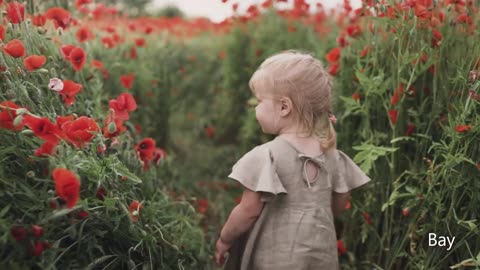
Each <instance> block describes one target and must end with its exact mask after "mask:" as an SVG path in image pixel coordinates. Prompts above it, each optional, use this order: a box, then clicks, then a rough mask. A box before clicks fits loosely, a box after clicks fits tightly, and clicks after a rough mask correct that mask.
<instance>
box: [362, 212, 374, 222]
mask: <svg viewBox="0 0 480 270" xmlns="http://www.w3.org/2000/svg"><path fill="white" fill-rule="evenodd" d="M362 216H363V219H364V220H365V223H367V224H368V225H370V224H372V219H371V217H370V214H369V213H368V212H363V213H362Z"/></svg>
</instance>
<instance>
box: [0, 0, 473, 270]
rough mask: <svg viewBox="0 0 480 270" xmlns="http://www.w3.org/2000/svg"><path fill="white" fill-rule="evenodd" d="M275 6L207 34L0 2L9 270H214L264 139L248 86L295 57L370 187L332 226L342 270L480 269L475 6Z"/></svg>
mask: <svg viewBox="0 0 480 270" xmlns="http://www.w3.org/2000/svg"><path fill="white" fill-rule="evenodd" d="M219 1H221V0H219ZM222 2H224V3H225V5H230V6H231V8H232V9H234V10H237V9H238V8H239V5H242V3H241V1H238V3H235V2H232V1H225V0H223V1H222ZM279 2H286V1H285V0H283V1H282V0H276V1H274V0H266V1H264V2H263V3H261V4H259V5H258V6H256V5H252V6H249V7H248V9H247V12H246V13H245V14H241V13H236V15H235V16H233V17H231V18H228V19H226V20H225V21H223V22H221V23H212V22H210V21H209V20H207V19H184V18H180V17H154V16H149V17H148V16H128V15H127V13H126V12H125V10H121V9H119V8H117V7H114V6H109V5H107V4H105V3H102V1H96V2H95V1H93V0H76V1H66V0H52V1H41V2H40V1H31V0H29V1H25V2H19V1H8V0H0V11H1V14H0V22H1V23H0V51H1V52H0V159H1V163H0V269H216V268H215V266H214V263H213V253H214V251H213V248H214V243H215V240H216V238H217V237H218V234H219V232H220V228H221V226H222V225H223V222H224V221H225V220H226V218H227V217H228V214H229V212H230V210H231V209H232V207H234V206H235V204H237V203H238V202H239V200H240V197H239V196H240V194H241V192H242V190H241V187H240V186H238V185H236V184H235V183H234V181H231V180H228V179H227V178H226V176H227V175H228V174H229V172H230V170H231V168H232V166H233V164H234V163H235V161H236V160H238V158H239V157H241V156H242V155H243V154H244V153H245V152H247V151H248V150H249V149H251V148H252V147H254V146H256V145H258V144H261V143H264V142H266V141H268V140H270V139H272V137H270V136H267V135H264V134H262V133H261V130H260V128H259V126H258V124H257V122H256V120H255V112H254V110H253V108H252V106H251V104H252V103H251V99H250V98H251V97H252V96H251V92H250V91H249V89H248V80H249V78H250V76H251V75H252V74H253V72H254V71H255V69H256V68H257V67H258V66H259V64H260V63H261V62H262V61H263V60H264V59H265V58H266V57H268V56H270V55H272V54H274V53H276V52H279V51H281V50H286V49H301V50H305V51H309V52H311V53H313V54H314V55H315V56H316V57H318V58H319V59H320V60H321V61H323V63H324V64H325V65H326V66H327V68H328V70H329V72H330V74H331V75H332V76H333V78H334V95H335V104H334V113H335V115H336V118H337V122H336V124H335V128H336V130H337V132H338V148H339V149H341V150H342V151H344V152H345V153H346V154H348V155H349V156H351V157H353V159H354V161H355V162H356V163H357V164H358V165H359V166H360V167H361V168H362V170H364V171H365V172H366V173H367V175H369V177H370V178H371V179H372V182H371V184H369V185H368V186H367V187H366V188H364V189H361V190H359V191H355V192H353V194H352V198H351V201H350V203H349V204H348V205H347V208H348V209H347V211H346V212H345V213H344V214H343V216H342V217H340V218H338V219H337V220H336V221H335V225H336V230H337V239H338V255H339V260H340V263H341V269H480V230H479V218H480V217H479V213H480V196H479V194H480V181H479V179H480V140H479V138H480V45H479V44H480V30H479V29H480V28H479V26H478V25H479V23H480V16H479V15H478V14H479V3H478V1H473V0H442V1H434V0H405V1H395V2H394V1H376V0H368V1H367V0H365V1H363V2H362V7H361V8H358V9H353V8H352V7H351V6H350V4H349V3H348V1H345V2H344V5H343V8H342V9H341V10H337V11H335V12H333V11H327V10H325V9H323V7H322V5H321V4H316V5H315V4H312V3H310V2H309V3H307V2H305V1H303V0H294V1H293V3H291V4H292V5H291V7H290V8H287V9H275V8H274V7H275V6H277V5H278V4H282V3H279ZM290 2H292V1H290ZM430 233H435V234H436V235H439V236H440V235H441V236H449V237H453V236H454V237H455V242H454V243H453V245H452V246H451V248H450V249H448V247H447V246H431V245H430V244H429V234H430Z"/></svg>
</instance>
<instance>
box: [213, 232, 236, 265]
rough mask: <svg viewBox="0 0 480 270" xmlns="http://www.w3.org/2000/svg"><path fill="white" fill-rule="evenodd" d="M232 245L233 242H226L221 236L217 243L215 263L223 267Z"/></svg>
mask: <svg viewBox="0 0 480 270" xmlns="http://www.w3.org/2000/svg"><path fill="white" fill-rule="evenodd" d="M231 246H232V244H231V243H225V242H223V241H222V239H221V238H219V239H218V240H217V243H216V245H215V263H216V264H217V266H219V267H221V266H222V265H223V264H224V263H225V255H226V254H227V252H228V250H229V249H230V247H231Z"/></svg>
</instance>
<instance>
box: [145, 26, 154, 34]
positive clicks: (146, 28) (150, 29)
mask: <svg viewBox="0 0 480 270" xmlns="http://www.w3.org/2000/svg"><path fill="white" fill-rule="evenodd" d="M152 31H153V27H151V26H150V25H147V26H145V30H143V32H144V33H145V34H147V35H148V34H150V33H152Z"/></svg>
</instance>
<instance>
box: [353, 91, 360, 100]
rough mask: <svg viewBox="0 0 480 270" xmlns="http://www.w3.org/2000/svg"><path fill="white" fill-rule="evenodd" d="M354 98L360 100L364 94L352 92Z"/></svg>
mask: <svg viewBox="0 0 480 270" xmlns="http://www.w3.org/2000/svg"><path fill="white" fill-rule="evenodd" d="M352 98H353V99H354V100H360V99H361V98H362V96H360V93H358V92H355V93H353V94H352Z"/></svg>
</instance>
